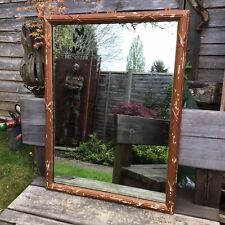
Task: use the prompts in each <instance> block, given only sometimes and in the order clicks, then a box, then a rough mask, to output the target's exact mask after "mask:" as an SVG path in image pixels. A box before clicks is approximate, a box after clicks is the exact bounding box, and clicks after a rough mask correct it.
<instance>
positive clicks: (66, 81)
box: [44, 10, 189, 213]
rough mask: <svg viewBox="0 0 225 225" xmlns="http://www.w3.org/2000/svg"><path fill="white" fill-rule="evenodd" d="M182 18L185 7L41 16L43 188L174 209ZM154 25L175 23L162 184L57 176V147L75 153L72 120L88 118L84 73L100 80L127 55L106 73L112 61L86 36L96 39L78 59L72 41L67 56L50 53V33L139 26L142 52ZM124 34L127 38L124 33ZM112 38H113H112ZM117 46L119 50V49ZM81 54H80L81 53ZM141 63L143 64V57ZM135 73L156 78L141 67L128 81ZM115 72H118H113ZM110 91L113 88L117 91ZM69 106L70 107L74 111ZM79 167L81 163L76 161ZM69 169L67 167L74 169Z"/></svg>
mask: <svg viewBox="0 0 225 225" xmlns="http://www.w3.org/2000/svg"><path fill="white" fill-rule="evenodd" d="M188 16H189V13H188V11H186V10H163V11H143V12H138V11H137V12H118V13H116V12H112V13H91V14H72V15H48V16H44V38H45V43H46V44H45V53H44V54H45V105H46V187H47V188H48V189H51V190H58V191H63V192H67V193H70V194H74V195H79V196H86V197H92V198H97V199H102V200H106V201H111V202H117V203H122V204H127V205H133V206H137V207H141V208H149V209H154V210H158V211H161V212H166V213H173V212H174V204H175V195H176V183H177V167H178V153H179V129H180V120H181V110H182V93H183V79H184V69H185V58H186V43H187V32H188V31H187V29H188ZM152 24H154V26H152ZM158 24H160V25H162V24H175V25H176V29H175V32H174V39H173V40H174V46H175V47H174V49H173V52H174V55H173V57H170V58H173V59H174V61H173V65H171V66H170V71H169V72H168V74H167V75H166V76H165V77H167V78H168V80H170V81H171V84H170V85H171V87H172V91H171V99H170V100H171V101H170V104H169V107H170V108H169V111H170V116H169V128H168V141H167V142H168V144H167V147H166V148H162V146H160V148H159V149H166V151H167V153H166V157H167V158H166V161H165V165H160V166H159V167H160V168H163V170H162V171H163V175H162V174H161V173H160V175H158V176H162V177H163V176H164V177H165V178H164V181H163V184H164V187H163V188H162V189H160V190H156V189H151V188H150V186H149V185H146V187H145V185H142V186H140V185H139V184H136V183H135V182H134V181H131V182H130V184H129V185H128V184H124V182H125V181H123V182H121V183H115V182H112V181H110V182H108V181H107V182H105V181H102V180H98V179H97V180H95V181H93V180H92V179H88V178H87V177H82V176H81V175H77V174H74V175H68V174H63V175H62V174H61V173H60V172H59V170H60V168H61V167H60V165H61V166H62V161H63V160H64V159H65V158H64V159H63V160H62V159H61V158H62V155H60V154H59V153H60V152H62V150H63V151H65V150H66V151H67V152H68V151H71V150H72V151H74V152H75V153H74V154H75V157H76V156H77V155H76V154H78V153H77V152H78V150H79V145H81V144H80V143H81V141H79V140H83V139H79V138H82V137H80V136H82V135H81V133H82V132H81V130H80V129H81V128H80V127H79V126H81V125H77V124H83V123H84V124H85V122H84V120H85V119H81V118H88V116H89V117H90V115H89V114H88V113H90V110H89V109H87V107H89V106H87V105H83V104H84V103H83V102H85V101H86V100H85V101H84V100H82V99H84V98H87V99H89V98H91V97H90V96H91V95H90V93H89V92H90V91H89V90H92V91H93V90H95V89H91V88H93V87H92V86H91V82H90V80H88V76H87V74H89V75H90V77H94V78H95V77H96V76H97V75H98V76H99V77H100V79H101V78H103V77H104V76H106V74H109V73H110V72H111V71H115V70H116V65H117V66H118V64H119V62H120V64H121V67H120V68H118V69H117V70H122V63H121V62H122V61H123V60H124V62H125V61H126V60H127V57H123V59H119V60H117V62H116V63H115V66H114V67H113V68H114V70H113V69H112V68H110V70H111V71H107V66H109V65H111V67H112V65H114V64H113V62H112V61H110V60H112V58H110V59H109V58H104V56H103V55H101V53H102V54H103V53H104V51H102V52H101V50H100V47H99V40H98V39H94V38H92V40H93V39H94V40H96V41H95V42H88V43H92V45H90V46H92V47H93V44H94V45H95V48H92V49H91V52H92V55H91V57H89V56H90V54H89V53H90V52H89V53H88V54H87V55H86V56H87V57H83V55H82V57H80V56H79V57H78V56H77V55H76V57H71V55H72V54H76V52H78V51H79V50H80V48H79V47H80V46H78V47H77V46H74V45H73V44H72V46H71V49H73V51H72V50H71V52H69V53H68V52H67V53H68V54H69V55H70V57H61V55H60V54H58V52H57V51H56V50H57V49H56V48H57V46H58V48H59V46H61V45H60V43H58V42H57V40H58V39H57V38H55V39H54V37H56V35H57V34H58V33H57V32H59V33H60V32H61V31H62V30H60V29H65V30H66V29H68V30H70V29H72V30H76V31H79V32H81V31H82V32H83V33H84V32H85V29H86V30H89V32H93V33H94V32H95V31H96V30H97V29H100V30H101V29H102V27H103V28H104V29H105V27H106V26H107V27H108V28H109V30H112V31H115V29H116V30H117V31H118V29H121V34H122V32H124V33H125V34H126V35H127V34H128V31H127V30H131V32H132V33H135V32H136V33H135V34H134V37H135V35H136V34H137V32H138V30H142V29H144V32H142V33H138V35H139V36H140V39H142V40H143V46H144V47H143V48H144V50H143V52H145V48H146V50H149V49H147V48H148V45H145V42H144V38H145V37H146V36H147V32H148V31H149V30H150V29H152V27H155V26H156V27H157V26H158ZM114 26H115V27H114ZM96 27H97V28H96ZM118 27H119V28H118ZM65 30H64V31H65ZM79 32H78V33H79ZM163 32H164V31H163ZM62 33H63V32H62ZM74 35H75V34H74ZM127 36H129V34H128V35H127ZM127 36H126V37H127ZM130 36H131V35H130ZM136 36H137V35H136ZM150 36H151V35H150ZM161 36H162V35H161ZM73 37H75V36H73ZM83 37H84V36H83ZM93 37H95V36H93ZM115 37H117V38H118V36H115ZM120 39H121V40H122V35H121V36H120ZM126 40H128V39H126ZM68 42H69V41H68ZM68 42H67V44H68ZM120 42H121V41H120ZM127 42H128V41H127ZM152 42H154V41H152ZM164 42H167V40H164ZM85 43H86V42H85ZM131 43H132V41H131ZM146 43H147V42H146ZM155 44H156V43H155ZM96 46H97V47H96ZM62 49H63V47H62ZM64 49H65V48H64ZM121 49H122V50H124V49H125V42H124V43H123V45H121ZM122 50H121V51H120V52H122ZM128 50H129V48H128ZM165 51H166V49H165ZM96 52H97V53H96ZM128 52H129V51H128ZM82 54H84V53H83V51H82ZM93 54H96V55H93ZM168 54H169V53H168ZM171 54H172V53H171ZM80 55H81V53H80ZM99 55H101V60H102V61H101V60H99ZM121 55H122V53H121ZM143 55H144V53H143ZM145 58H148V57H145ZM149 58H150V57H149ZM107 60H108V61H107ZM145 62H146V63H147V59H146V61H145ZM104 63H105V64H104ZM100 64H101V65H100ZM104 65H105V67H104ZM109 67H110V66H109ZM65 68H67V69H65ZM85 68H88V70H85ZM124 68H125V67H124ZM103 73H104V74H103ZM123 73H126V68H125V69H124V71H123ZM140 73H141V74H142V75H143V76H144V75H145V78H146V77H148V76H149V77H151V79H157V76H155V77H153V78H152V76H150V75H149V73H150V72H149V71H148V70H147V69H143V70H142V71H141V72H140V71H139V72H133V79H134V78H135V77H138V74H139V75H140ZM99 74H100V75H99ZM116 76H118V73H117V75H116ZM161 76H163V75H161ZM139 77H140V76H139ZM165 77H164V78H165ZM121 79H122V78H121ZM92 81H93V80H92ZM59 84H60V85H59ZM60 88H61V89H60ZM60 90H61V91H60ZM162 90H163V88H162ZM95 91H96V92H97V94H98V93H99V91H100V90H99V89H98V88H97V89H96V90H95ZM114 91H115V92H117V91H118V90H114ZM59 93H61V94H59ZM62 93H63V94H62ZM162 95H163V94H162ZM88 96H89V97H88ZM62 100H63V101H62ZM59 102H60V104H59ZM85 107H86V108H85ZM74 108H75V109H76V110H74ZM65 109H67V110H65ZM63 110H65V111H63ZM82 110H84V111H82ZM85 110H86V111H85ZM88 110H89V111H88ZM92 111H93V110H92ZM67 112H69V113H67ZM85 115H86V117H85ZM151 119H152V118H151ZM71 121H72V122H71ZM160 121H161V119H160ZM71 124H72V125H71ZM60 126H61V130H60ZM57 130H60V132H61V136H60V134H57ZM82 131H83V130H82ZM70 134H73V135H70ZM62 136H63V137H62ZM92 137H93V133H92ZM60 138H61V139H60ZM85 141H86V140H85ZM101 141H103V140H101ZM101 143H102V142H101ZM81 146H83V145H81ZM152 149H155V147H154V148H153V147H152ZM69 154H71V153H69ZM75 159H76V158H75ZM60 160H61V161H60ZM65 160H67V159H65ZM67 161H68V160H67ZM63 162H64V161H63ZM76 163H78V164H79V163H80V162H79V160H76ZM85 163H86V164H85V165H87V164H88V163H87V162H85ZM115 164H116V163H114V167H113V163H112V165H111V169H112V170H115ZM79 165H84V164H82V163H80V164H79ZM88 165H89V164H88ZM76 166H77V165H76ZM76 166H75V167H76ZM75 167H74V170H73V171H75V170H76V169H75ZM96 167H98V166H95V165H94V167H91V168H96ZM140 167H142V168H147V169H146V171H147V170H148V171H152V166H149V165H130V167H129V168H128V170H129V171H133V172H134V169H135V170H136V169H137V168H140ZM149 168H150V169H149ZM89 169H90V167H89ZM103 170H104V169H103ZM148 171H147V172H148ZM104 172H105V171H104ZM147 172H146V173H147ZM158 174H159V173H158ZM150 175H151V174H150ZM99 176H100V175H99ZM146 177H147V178H146V179H147V180H149V179H150V178H149V175H148V174H147V175H146ZM151 179H152V178H151ZM128 183H129V182H128ZM131 183H132V184H131ZM162 199H163V200H162Z"/></svg>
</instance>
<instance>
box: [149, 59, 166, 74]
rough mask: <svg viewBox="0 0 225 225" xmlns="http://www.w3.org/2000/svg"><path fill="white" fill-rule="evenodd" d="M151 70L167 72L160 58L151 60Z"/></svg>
mask: <svg viewBox="0 0 225 225" xmlns="http://www.w3.org/2000/svg"><path fill="white" fill-rule="evenodd" d="M151 72H158V73H167V72H168V68H166V66H165V64H164V62H163V61H162V60H156V61H154V62H153V64H152V66H151Z"/></svg>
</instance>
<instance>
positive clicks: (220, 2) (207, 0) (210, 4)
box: [203, 0, 225, 8]
mask: <svg viewBox="0 0 225 225" xmlns="http://www.w3.org/2000/svg"><path fill="white" fill-rule="evenodd" d="M203 7H205V8H216V7H225V2H224V0H216V1H212V0H204V1H203Z"/></svg>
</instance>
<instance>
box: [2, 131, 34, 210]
mask: <svg viewBox="0 0 225 225" xmlns="http://www.w3.org/2000/svg"><path fill="white" fill-rule="evenodd" d="M33 162H34V161H33V156H32V151H31V148H30V147H26V148H24V149H23V150H21V151H12V150H10V149H9V147H8V134H7V132H2V133H1V132H0V212H1V211H2V210H3V209H5V208H6V207H7V206H8V205H9V204H10V203H11V202H12V201H13V200H14V199H15V198H16V197H17V196H18V195H19V194H20V193H21V192H22V191H23V190H24V189H25V188H26V187H27V186H28V185H29V184H30V183H31V181H32V180H33V178H34V177H35V175H36V170H35V166H34V163H33Z"/></svg>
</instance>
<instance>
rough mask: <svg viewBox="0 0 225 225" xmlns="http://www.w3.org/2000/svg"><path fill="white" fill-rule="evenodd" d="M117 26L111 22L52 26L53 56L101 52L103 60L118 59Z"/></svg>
mask: <svg viewBox="0 0 225 225" xmlns="http://www.w3.org/2000/svg"><path fill="white" fill-rule="evenodd" d="M119 27H121V26H112V25H111V24H100V25H98V24H94V25H88V24H86V25H57V26H55V27H54V48H53V51H54V57H55V58H57V57H58V56H60V55H72V56H88V55H90V54H91V55H94V56H97V55H98V54H99V52H101V57H102V58H104V62H107V61H111V60H112V59H119V57H120V54H119V53H120V52H121V49H120V48H118V41H119ZM98 50H100V51H98Z"/></svg>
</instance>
